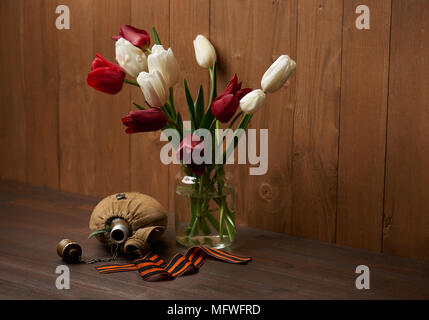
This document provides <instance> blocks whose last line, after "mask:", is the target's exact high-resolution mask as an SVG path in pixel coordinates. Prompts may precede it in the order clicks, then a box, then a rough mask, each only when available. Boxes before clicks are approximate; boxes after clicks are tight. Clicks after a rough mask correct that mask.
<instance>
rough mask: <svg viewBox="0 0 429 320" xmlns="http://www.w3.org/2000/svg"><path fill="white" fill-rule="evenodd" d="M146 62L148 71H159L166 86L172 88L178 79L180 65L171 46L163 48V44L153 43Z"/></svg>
mask: <svg viewBox="0 0 429 320" xmlns="http://www.w3.org/2000/svg"><path fill="white" fill-rule="evenodd" d="M147 62H148V66H149V72H152V71H155V70H157V71H159V72H160V73H161V74H162V76H163V77H164V80H165V83H166V84H167V86H168V88H172V87H173V86H174V85H175V84H176V83H177V82H178V81H179V77H180V67H179V63H178V62H177V60H176V58H175V57H174V54H173V51H172V50H171V48H168V50H165V49H164V47H163V46H161V45H159V44H155V45H154V46H153V47H152V53H151V54H150V55H149V57H148V61H147Z"/></svg>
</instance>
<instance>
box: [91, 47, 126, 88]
mask: <svg viewBox="0 0 429 320" xmlns="http://www.w3.org/2000/svg"><path fill="white" fill-rule="evenodd" d="M124 78H125V72H124V71H123V70H122V69H121V68H120V67H119V66H118V65H116V64H113V63H111V62H110V61H108V60H106V59H105V58H104V57H103V56H101V55H99V54H98V53H97V55H96V58H95V59H94V61H93V62H92V66H91V72H90V73H89V74H88V77H87V78H86V82H87V83H88V85H90V86H91V87H93V88H94V89H96V90H99V91H101V92H104V93H109V94H116V93H118V92H119V91H121V89H122V85H123V84H124Z"/></svg>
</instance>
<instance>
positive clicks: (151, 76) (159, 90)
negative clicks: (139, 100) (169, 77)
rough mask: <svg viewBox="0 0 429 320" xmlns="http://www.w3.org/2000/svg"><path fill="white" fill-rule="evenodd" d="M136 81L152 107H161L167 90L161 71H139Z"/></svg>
mask: <svg viewBox="0 0 429 320" xmlns="http://www.w3.org/2000/svg"><path fill="white" fill-rule="evenodd" d="M137 82H138V84H139V85H140V88H141V89H142V91H143V94H144V97H145V99H146V101H147V102H148V103H149V104H150V105H151V106H152V107H162V106H163V105H165V104H166V102H167V100H168V97H169V91H168V87H167V84H166V83H165V81H164V78H163V77H162V75H161V73H160V72H159V71H157V70H155V71H152V72H151V73H147V72H141V73H140V74H139V75H138V77H137Z"/></svg>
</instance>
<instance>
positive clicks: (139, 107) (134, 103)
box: [133, 101, 146, 110]
mask: <svg viewBox="0 0 429 320" xmlns="http://www.w3.org/2000/svg"><path fill="white" fill-rule="evenodd" d="M133 105H135V106H136V107H137V109H140V110H146V108H144V107H142V106H141V105H139V104H138V103H136V102H134V101H133Z"/></svg>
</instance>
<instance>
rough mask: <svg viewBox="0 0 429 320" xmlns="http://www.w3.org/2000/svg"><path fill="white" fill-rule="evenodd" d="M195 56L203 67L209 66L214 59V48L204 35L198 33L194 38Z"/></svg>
mask: <svg viewBox="0 0 429 320" xmlns="http://www.w3.org/2000/svg"><path fill="white" fill-rule="evenodd" d="M194 49H195V58H196V59H197V62H198V64H199V65H200V66H201V67H203V68H206V69H208V68H210V67H211V66H213V64H214V63H215V61H216V50H215V48H214V47H213V45H212V44H211V43H210V41H209V40H207V38H206V37H204V36H202V35H200V34H199V35H198V36H197V37H196V38H195V40H194Z"/></svg>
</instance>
